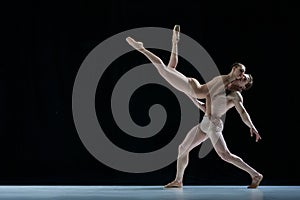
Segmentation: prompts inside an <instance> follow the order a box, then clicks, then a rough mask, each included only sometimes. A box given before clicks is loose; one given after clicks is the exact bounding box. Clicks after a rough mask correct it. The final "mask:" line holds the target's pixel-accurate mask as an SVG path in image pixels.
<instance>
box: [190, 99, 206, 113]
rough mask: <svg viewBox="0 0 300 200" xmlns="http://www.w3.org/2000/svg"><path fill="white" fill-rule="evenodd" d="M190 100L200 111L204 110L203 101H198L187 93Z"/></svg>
mask: <svg viewBox="0 0 300 200" xmlns="http://www.w3.org/2000/svg"><path fill="white" fill-rule="evenodd" d="M187 96H188V97H189V98H190V99H191V100H192V102H193V103H194V104H195V105H196V106H197V107H198V108H199V109H200V110H201V111H202V112H204V113H205V112H206V106H205V103H204V102H202V101H199V100H198V99H196V98H194V97H191V96H190V95H187Z"/></svg>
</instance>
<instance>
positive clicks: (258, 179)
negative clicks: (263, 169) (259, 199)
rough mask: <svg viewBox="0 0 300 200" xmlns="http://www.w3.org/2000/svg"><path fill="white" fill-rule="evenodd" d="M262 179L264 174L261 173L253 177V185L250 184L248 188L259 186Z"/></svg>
mask: <svg viewBox="0 0 300 200" xmlns="http://www.w3.org/2000/svg"><path fill="white" fill-rule="evenodd" d="M262 179H263V175H261V174H259V175H256V176H254V177H252V183H251V185H249V186H248V188H249V189H254V188H257V187H258V185H259V184H260V182H261V180H262Z"/></svg>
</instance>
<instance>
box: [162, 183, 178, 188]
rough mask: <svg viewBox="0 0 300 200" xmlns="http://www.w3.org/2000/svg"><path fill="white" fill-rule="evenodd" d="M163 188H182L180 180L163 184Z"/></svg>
mask: <svg viewBox="0 0 300 200" xmlns="http://www.w3.org/2000/svg"><path fill="white" fill-rule="evenodd" d="M164 188H182V182H179V181H172V182H171V183H168V184H167V185H165V186H164Z"/></svg>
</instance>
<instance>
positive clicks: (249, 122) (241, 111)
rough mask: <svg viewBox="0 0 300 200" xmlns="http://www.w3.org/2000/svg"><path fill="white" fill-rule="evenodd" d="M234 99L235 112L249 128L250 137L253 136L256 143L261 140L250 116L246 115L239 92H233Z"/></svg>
mask: <svg viewBox="0 0 300 200" xmlns="http://www.w3.org/2000/svg"><path fill="white" fill-rule="evenodd" d="M234 95H235V97H234V105H235V108H236V110H237V111H238V113H239V114H240V116H241V118H242V120H243V122H244V123H245V124H246V125H247V126H248V127H249V128H250V135H251V137H252V136H253V134H255V136H256V139H255V140H256V142H258V140H260V139H261V136H260V135H259V133H258V131H257V129H256V128H255V126H254V124H253V122H252V120H251V118H250V115H249V114H248V112H247V110H246V108H245V106H244V104H243V97H242V95H241V93H239V92H235V94H234Z"/></svg>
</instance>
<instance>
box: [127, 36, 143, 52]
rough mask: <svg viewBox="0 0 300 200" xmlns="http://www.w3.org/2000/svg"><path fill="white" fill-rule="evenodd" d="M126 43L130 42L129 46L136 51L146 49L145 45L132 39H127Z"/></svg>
mask: <svg viewBox="0 0 300 200" xmlns="http://www.w3.org/2000/svg"><path fill="white" fill-rule="evenodd" d="M126 41H127V42H128V44H130V45H131V46H132V47H133V48H135V49H136V50H142V49H144V46H143V43H142V42H137V41H135V40H134V39H133V38H132V37H127V38H126Z"/></svg>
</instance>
